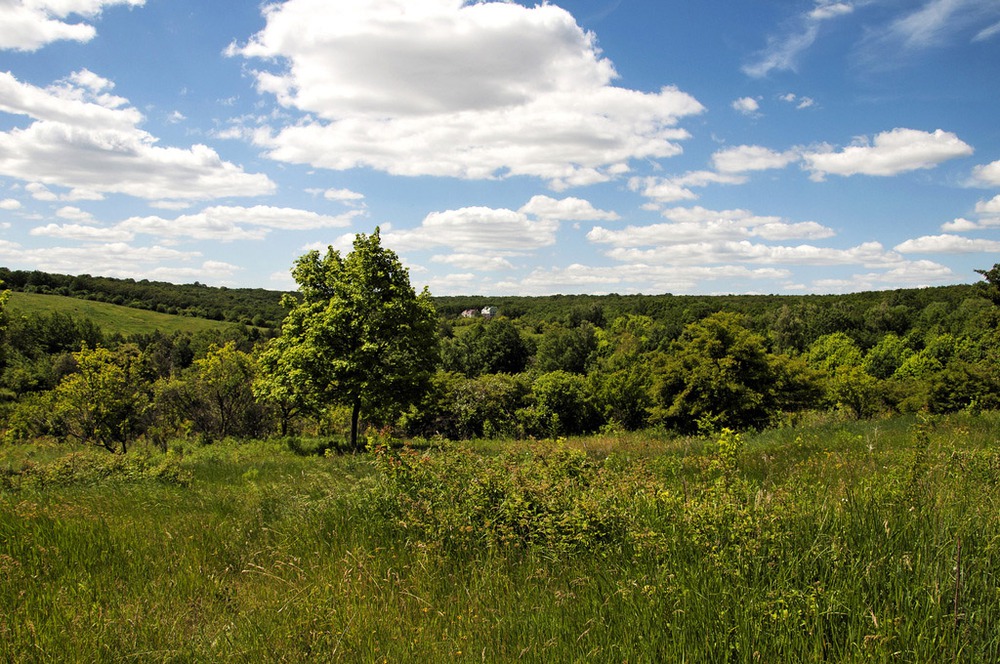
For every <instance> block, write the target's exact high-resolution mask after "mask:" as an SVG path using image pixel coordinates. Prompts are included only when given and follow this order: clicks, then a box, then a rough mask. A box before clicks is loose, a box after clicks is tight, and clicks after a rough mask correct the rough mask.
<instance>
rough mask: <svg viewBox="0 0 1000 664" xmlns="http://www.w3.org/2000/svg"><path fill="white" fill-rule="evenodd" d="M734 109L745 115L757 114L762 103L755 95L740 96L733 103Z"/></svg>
mask: <svg viewBox="0 0 1000 664" xmlns="http://www.w3.org/2000/svg"><path fill="white" fill-rule="evenodd" d="M732 106H733V110H735V111H737V112H738V113H742V114H743V115H757V112H758V111H759V110H760V103H759V102H758V101H757V100H756V99H754V98H753V97H740V98H739V99H737V100H736V101H734V102H733V103H732Z"/></svg>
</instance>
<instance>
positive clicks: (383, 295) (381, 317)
mask: <svg viewBox="0 0 1000 664" xmlns="http://www.w3.org/2000/svg"><path fill="white" fill-rule="evenodd" d="M292 274H293V276H294V277H295V281H296V283H298V285H299V293H300V296H301V301H300V302H298V303H295V304H294V306H293V307H292V309H291V311H290V312H289V314H288V317H287V318H286V319H285V322H284V324H283V325H282V330H281V335H280V336H279V337H277V338H276V339H274V340H272V341H271V342H270V343H269V347H268V350H267V351H265V358H266V359H265V360H264V362H263V367H262V368H263V369H264V376H263V379H262V380H263V381H270V382H271V383H272V385H271V386H270V387H268V386H267V385H266V383H265V385H264V386H262V387H258V392H259V393H262V394H265V395H271V397H272V400H275V401H280V400H285V401H293V402H295V403H297V404H301V405H304V406H306V405H307V406H308V407H310V408H311V409H313V410H314V411H315V410H319V409H321V408H322V407H324V406H325V405H326V404H329V403H340V404H344V405H346V406H348V407H350V408H351V409H352V413H351V444H352V445H353V446H357V444H358V422H359V418H360V415H361V413H362V411H364V412H365V413H366V414H367V415H369V416H370V417H372V418H375V419H382V420H385V421H392V420H394V419H395V416H396V415H397V414H398V413H399V412H400V411H401V410H402V409H403V408H405V406H407V405H409V404H410V403H413V402H415V401H416V400H417V399H418V398H419V396H420V391H421V389H422V388H423V387H424V386H425V385H426V383H427V380H428V379H429V377H430V375H431V374H432V372H433V370H434V368H435V364H436V361H437V317H436V314H435V312H434V307H433V305H432V304H431V302H430V295H429V293H428V292H427V291H426V290H425V291H424V292H423V293H422V294H421V295H419V296H417V295H416V293H415V292H414V290H413V288H412V286H410V279H409V274H408V273H407V271H406V269H405V268H404V267H403V266H402V264H401V263H400V262H399V258H398V257H397V256H396V254H395V253H393V252H392V251H390V250H387V249H384V248H382V246H381V240H380V237H379V231H378V229H376V230H375V232H374V233H373V234H372V235H369V236H365V235H364V234H358V235H357V236H356V237H355V240H354V249H353V251H351V253H349V254H348V255H347V256H346V257H345V258H341V256H340V254H339V252H337V251H335V250H334V249H333V248H332V247H331V248H330V249H329V250H328V251H327V253H326V255H325V256H324V257H322V258H321V257H320V254H319V252H318V251H312V252H310V253H308V254H306V255H304V256H302V257H301V258H299V259H298V261H296V264H295V268H294V270H293V272H292ZM289 304H293V303H292V302H291V301H289ZM287 376H291V381H289V379H288V378H287ZM286 392H288V393H289V395H290V394H292V393H294V396H285V393H286Z"/></svg>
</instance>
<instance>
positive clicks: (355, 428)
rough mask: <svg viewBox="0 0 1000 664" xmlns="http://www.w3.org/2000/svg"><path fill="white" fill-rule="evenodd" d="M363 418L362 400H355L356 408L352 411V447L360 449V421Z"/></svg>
mask: <svg viewBox="0 0 1000 664" xmlns="http://www.w3.org/2000/svg"><path fill="white" fill-rule="evenodd" d="M360 417H361V399H355V400H354V407H353V408H352V409H351V447H352V448H353V449H355V450H356V449H358V420H359V419H360Z"/></svg>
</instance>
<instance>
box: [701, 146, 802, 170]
mask: <svg viewBox="0 0 1000 664" xmlns="http://www.w3.org/2000/svg"><path fill="white" fill-rule="evenodd" d="M798 159H799V155H798V154H797V153H796V152H794V151H792V150H789V151H787V152H775V151H774V150H771V149H769V148H765V147H761V146H759V145H740V146H738V147H734V148H727V149H725V150H720V151H718V152H716V153H715V154H713V155H712V165H713V166H714V167H715V168H716V170H718V171H721V172H723V173H745V172H747V171H763V170H768V169H772V168H784V167H785V166H788V164H790V163H792V162H794V161H797V160H798Z"/></svg>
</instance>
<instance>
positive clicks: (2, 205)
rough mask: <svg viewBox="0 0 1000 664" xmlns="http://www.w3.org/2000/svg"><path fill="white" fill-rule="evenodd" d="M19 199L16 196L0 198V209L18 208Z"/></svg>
mask: <svg viewBox="0 0 1000 664" xmlns="http://www.w3.org/2000/svg"><path fill="white" fill-rule="evenodd" d="M20 209H21V201H19V200H17V199H16V198H4V199H0V210H20Z"/></svg>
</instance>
